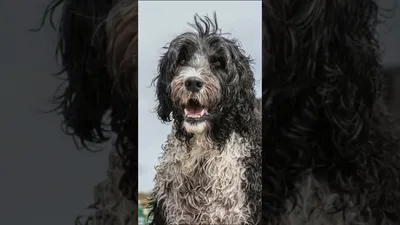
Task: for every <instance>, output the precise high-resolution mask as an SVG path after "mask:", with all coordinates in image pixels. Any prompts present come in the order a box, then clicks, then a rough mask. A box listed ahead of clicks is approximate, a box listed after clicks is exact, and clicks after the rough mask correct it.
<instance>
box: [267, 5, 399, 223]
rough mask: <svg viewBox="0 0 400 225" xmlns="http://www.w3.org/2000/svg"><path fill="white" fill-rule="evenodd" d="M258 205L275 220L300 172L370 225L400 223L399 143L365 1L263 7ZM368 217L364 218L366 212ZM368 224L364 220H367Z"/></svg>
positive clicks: (371, 11)
mask: <svg viewBox="0 0 400 225" xmlns="http://www.w3.org/2000/svg"><path fill="white" fill-rule="evenodd" d="M262 7H263V9H262V10H263V16H262V17H263V78H262V84H263V96H262V102H263V148H264V149H268V151H263V175H264V176H263V207H264V214H263V216H264V218H263V219H264V220H265V221H268V222H269V223H271V224H279V222H281V219H282V216H283V215H284V214H285V213H287V212H288V211H290V210H291V209H287V208H286V206H285V203H286V201H287V200H290V201H293V202H295V205H296V204H300V203H298V202H296V196H297V195H298V194H299V193H298V190H296V189H295V188H294V184H295V183H296V182H297V181H298V179H299V178H300V176H301V175H302V174H303V173H305V172H306V171H312V173H313V174H314V176H315V177H316V178H317V179H318V180H320V181H321V182H326V183H327V184H328V186H329V187H330V188H331V189H333V190H335V192H337V193H338V194H339V196H340V198H341V201H340V202H338V205H337V210H339V211H343V212H344V211H346V210H347V202H344V200H343V199H344V196H345V195H348V196H350V197H351V200H352V201H353V203H354V204H355V206H356V207H359V208H360V209H361V213H360V216H361V217H362V218H363V219H364V220H366V221H368V222H372V220H373V219H375V220H376V221H375V222H376V223H374V224H386V223H387V222H388V221H400V218H399V216H400V204H399V202H400V189H399V188H400V186H399V185H400V183H399V178H400V163H399V162H400V158H399V151H398V147H399V145H398V144H399V141H398V138H397V137H396V136H395V135H394V134H393V129H394V127H393V122H392V119H391V116H390V115H389V113H388V112H387V111H386V107H385V105H384V104H383V103H382V93H383V89H382V87H383V86H382V83H383V76H382V73H381V71H382V66H381V50H380V46H379V42H378V40H377V37H376V34H377V31H376V26H377V23H378V6H377V4H376V3H375V2H374V1H372V0H354V1H342V0H333V1H320V0H307V1H297V0H282V1H269V0H267V1H263V4H262ZM369 213H370V214H369ZM368 224H369V223H368Z"/></svg>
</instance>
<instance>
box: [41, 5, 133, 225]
mask: <svg viewBox="0 0 400 225" xmlns="http://www.w3.org/2000/svg"><path fill="white" fill-rule="evenodd" d="M59 6H62V11H61V19H60V23H59V25H58V24H57V25H56V24H55V23H54V22H53V21H54V19H53V17H54V16H53V15H54V14H55V13H57V12H56V9H58V8H59ZM47 18H48V19H49V21H50V24H51V25H52V27H53V28H54V29H57V30H58V42H57V53H58V54H59V55H60V56H61V66H62V68H61V71H60V72H59V73H57V74H56V75H57V76H62V79H63V80H65V83H63V86H61V87H60V89H59V91H60V92H58V93H57V94H56V96H55V98H54V103H55V104H57V108H56V110H57V111H58V112H59V113H60V114H61V115H62V116H63V125H64V126H63V128H64V131H65V133H66V134H68V135H71V136H72V137H73V138H74V140H75V141H76V143H77V146H78V147H84V148H87V149H89V150H92V149H93V147H95V146H93V144H101V143H105V142H107V141H108V140H109V139H110V138H111V137H112V136H113V135H115V136H116V138H115V141H114V145H113V146H114V147H113V149H112V151H111V152H110V158H109V168H108V172H107V179H105V180H104V181H103V182H100V183H99V184H98V185H96V187H95V190H94V191H95V193H94V201H95V203H94V204H93V205H91V206H89V207H88V212H85V213H84V214H83V215H81V216H79V217H78V219H77V221H76V224H92V223H94V224H96V225H101V224H103V225H125V224H137V47H138V43H137V41H138V39H137V37H138V36H137V31H138V4H137V1H131V0H129V1H128V0H116V1H107V0H79V1H78V0H54V1H52V2H51V3H50V4H49V5H48V7H47V9H46V11H45V15H44V17H43V20H42V25H41V28H42V27H43V26H44V24H45V20H46V19H47ZM64 76H66V77H64Z"/></svg>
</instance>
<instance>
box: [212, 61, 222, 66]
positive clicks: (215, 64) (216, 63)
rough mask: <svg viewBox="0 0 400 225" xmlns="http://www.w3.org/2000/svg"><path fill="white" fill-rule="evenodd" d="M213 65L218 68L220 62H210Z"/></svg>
mask: <svg viewBox="0 0 400 225" xmlns="http://www.w3.org/2000/svg"><path fill="white" fill-rule="evenodd" d="M212 65H213V67H216V68H219V67H221V62H220V61H215V62H213V63H212Z"/></svg>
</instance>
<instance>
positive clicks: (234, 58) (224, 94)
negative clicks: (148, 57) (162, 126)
mask: <svg viewBox="0 0 400 225" xmlns="http://www.w3.org/2000/svg"><path fill="white" fill-rule="evenodd" d="M194 20H195V22H194V23H193V24H191V26H192V27H193V28H194V29H195V30H196V32H187V33H183V34H181V35H179V36H178V37H176V38H175V39H174V40H172V42H171V43H170V44H169V46H168V47H167V51H166V53H165V54H164V55H163V56H162V57H161V59H160V61H159V75H158V76H157V77H156V78H155V83H156V95H157V100H158V106H157V113H158V116H159V118H160V119H161V120H162V121H163V122H170V121H171V120H172V119H173V130H172V132H171V134H170V135H169V136H168V138H167V142H166V143H165V145H163V154H162V156H161V158H160V165H158V166H157V167H156V177H155V183H156V185H155V189H154V193H153V200H152V212H151V215H153V222H152V224H155V225H164V224H249V225H250V224H258V222H259V219H260V216H261V214H260V212H261V211H260V210H261V170H260V167H261V126H260V116H259V115H258V114H257V111H256V98H255V90H254V76H253V72H252V70H251V62H252V61H251V59H250V58H249V57H247V56H245V53H244V51H243V50H242V49H241V48H240V45H239V43H238V41H237V40H234V39H228V38H227V37H225V35H224V34H222V33H221V32H220V30H219V29H218V24H217V21H216V15H214V20H211V19H210V18H209V17H207V16H206V17H204V18H201V17H199V16H198V15H196V16H195V17H194ZM188 77H197V78H199V79H201V80H202V81H203V82H204V86H203V88H202V89H201V90H200V91H199V92H198V93H194V92H190V91H188V90H187V88H186V87H184V84H183V83H185V79H187V78H188ZM193 98H196V99H197V100H198V102H199V103H200V104H201V105H203V106H207V108H208V113H209V114H207V117H206V122H204V123H202V124H206V125H205V126H203V127H202V128H201V129H200V128H199V127H198V126H200V125H196V126H197V127H196V126H194V125H193V126H191V125H188V123H189V122H188V120H187V117H185V116H184V114H183V109H182V105H185V104H187V102H188V101H189V99H193ZM199 130H200V132H199Z"/></svg>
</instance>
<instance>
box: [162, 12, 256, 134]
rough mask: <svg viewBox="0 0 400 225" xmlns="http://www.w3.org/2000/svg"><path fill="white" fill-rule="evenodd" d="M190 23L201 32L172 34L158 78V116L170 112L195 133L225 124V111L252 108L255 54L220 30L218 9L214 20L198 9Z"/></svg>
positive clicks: (166, 118) (166, 116)
mask: <svg viewBox="0 0 400 225" xmlns="http://www.w3.org/2000/svg"><path fill="white" fill-rule="evenodd" d="M190 25H191V26H192V27H193V28H195V30H196V31H197V32H187V33H183V34H181V35H179V36H178V37H176V38H175V39H174V40H172V42H171V43H170V44H169V46H168V47H167V49H168V50H167V52H166V53H165V54H164V55H163V56H162V58H161V60H160V61H159V67H158V69H159V74H158V76H157V77H156V79H155V81H156V88H157V98H158V103H159V104H158V107H157V113H158V116H159V118H160V119H161V120H162V121H164V122H169V121H171V116H172V118H174V120H175V121H176V122H177V123H178V124H177V125H178V127H180V128H183V129H184V130H185V131H186V132H187V133H189V134H194V133H203V132H205V131H207V130H210V128H211V127H214V126H217V124H221V119H223V118H222V117H223V116H227V115H228V114H231V115H233V114H236V116H238V115H239V114H240V116H245V115H246V114H242V113H246V112H249V111H250V110H254V99H255V91H254V77H253V72H252V70H251V59H250V58H249V57H247V56H245V53H244V51H243V50H242V49H241V47H240V46H239V43H238V41H237V40H235V39H228V38H227V37H225V36H224V34H222V33H221V32H220V30H219V29H218V24H217V20H216V15H215V14H214V20H211V19H210V18H209V17H207V16H205V17H204V18H201V17H199V16H198V15H197V14H196V15H195V17H194V23H193V24H190ZM227 117H228V116H227ZM230 122H231V123H232V122H233V121H230Z"/></svg>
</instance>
